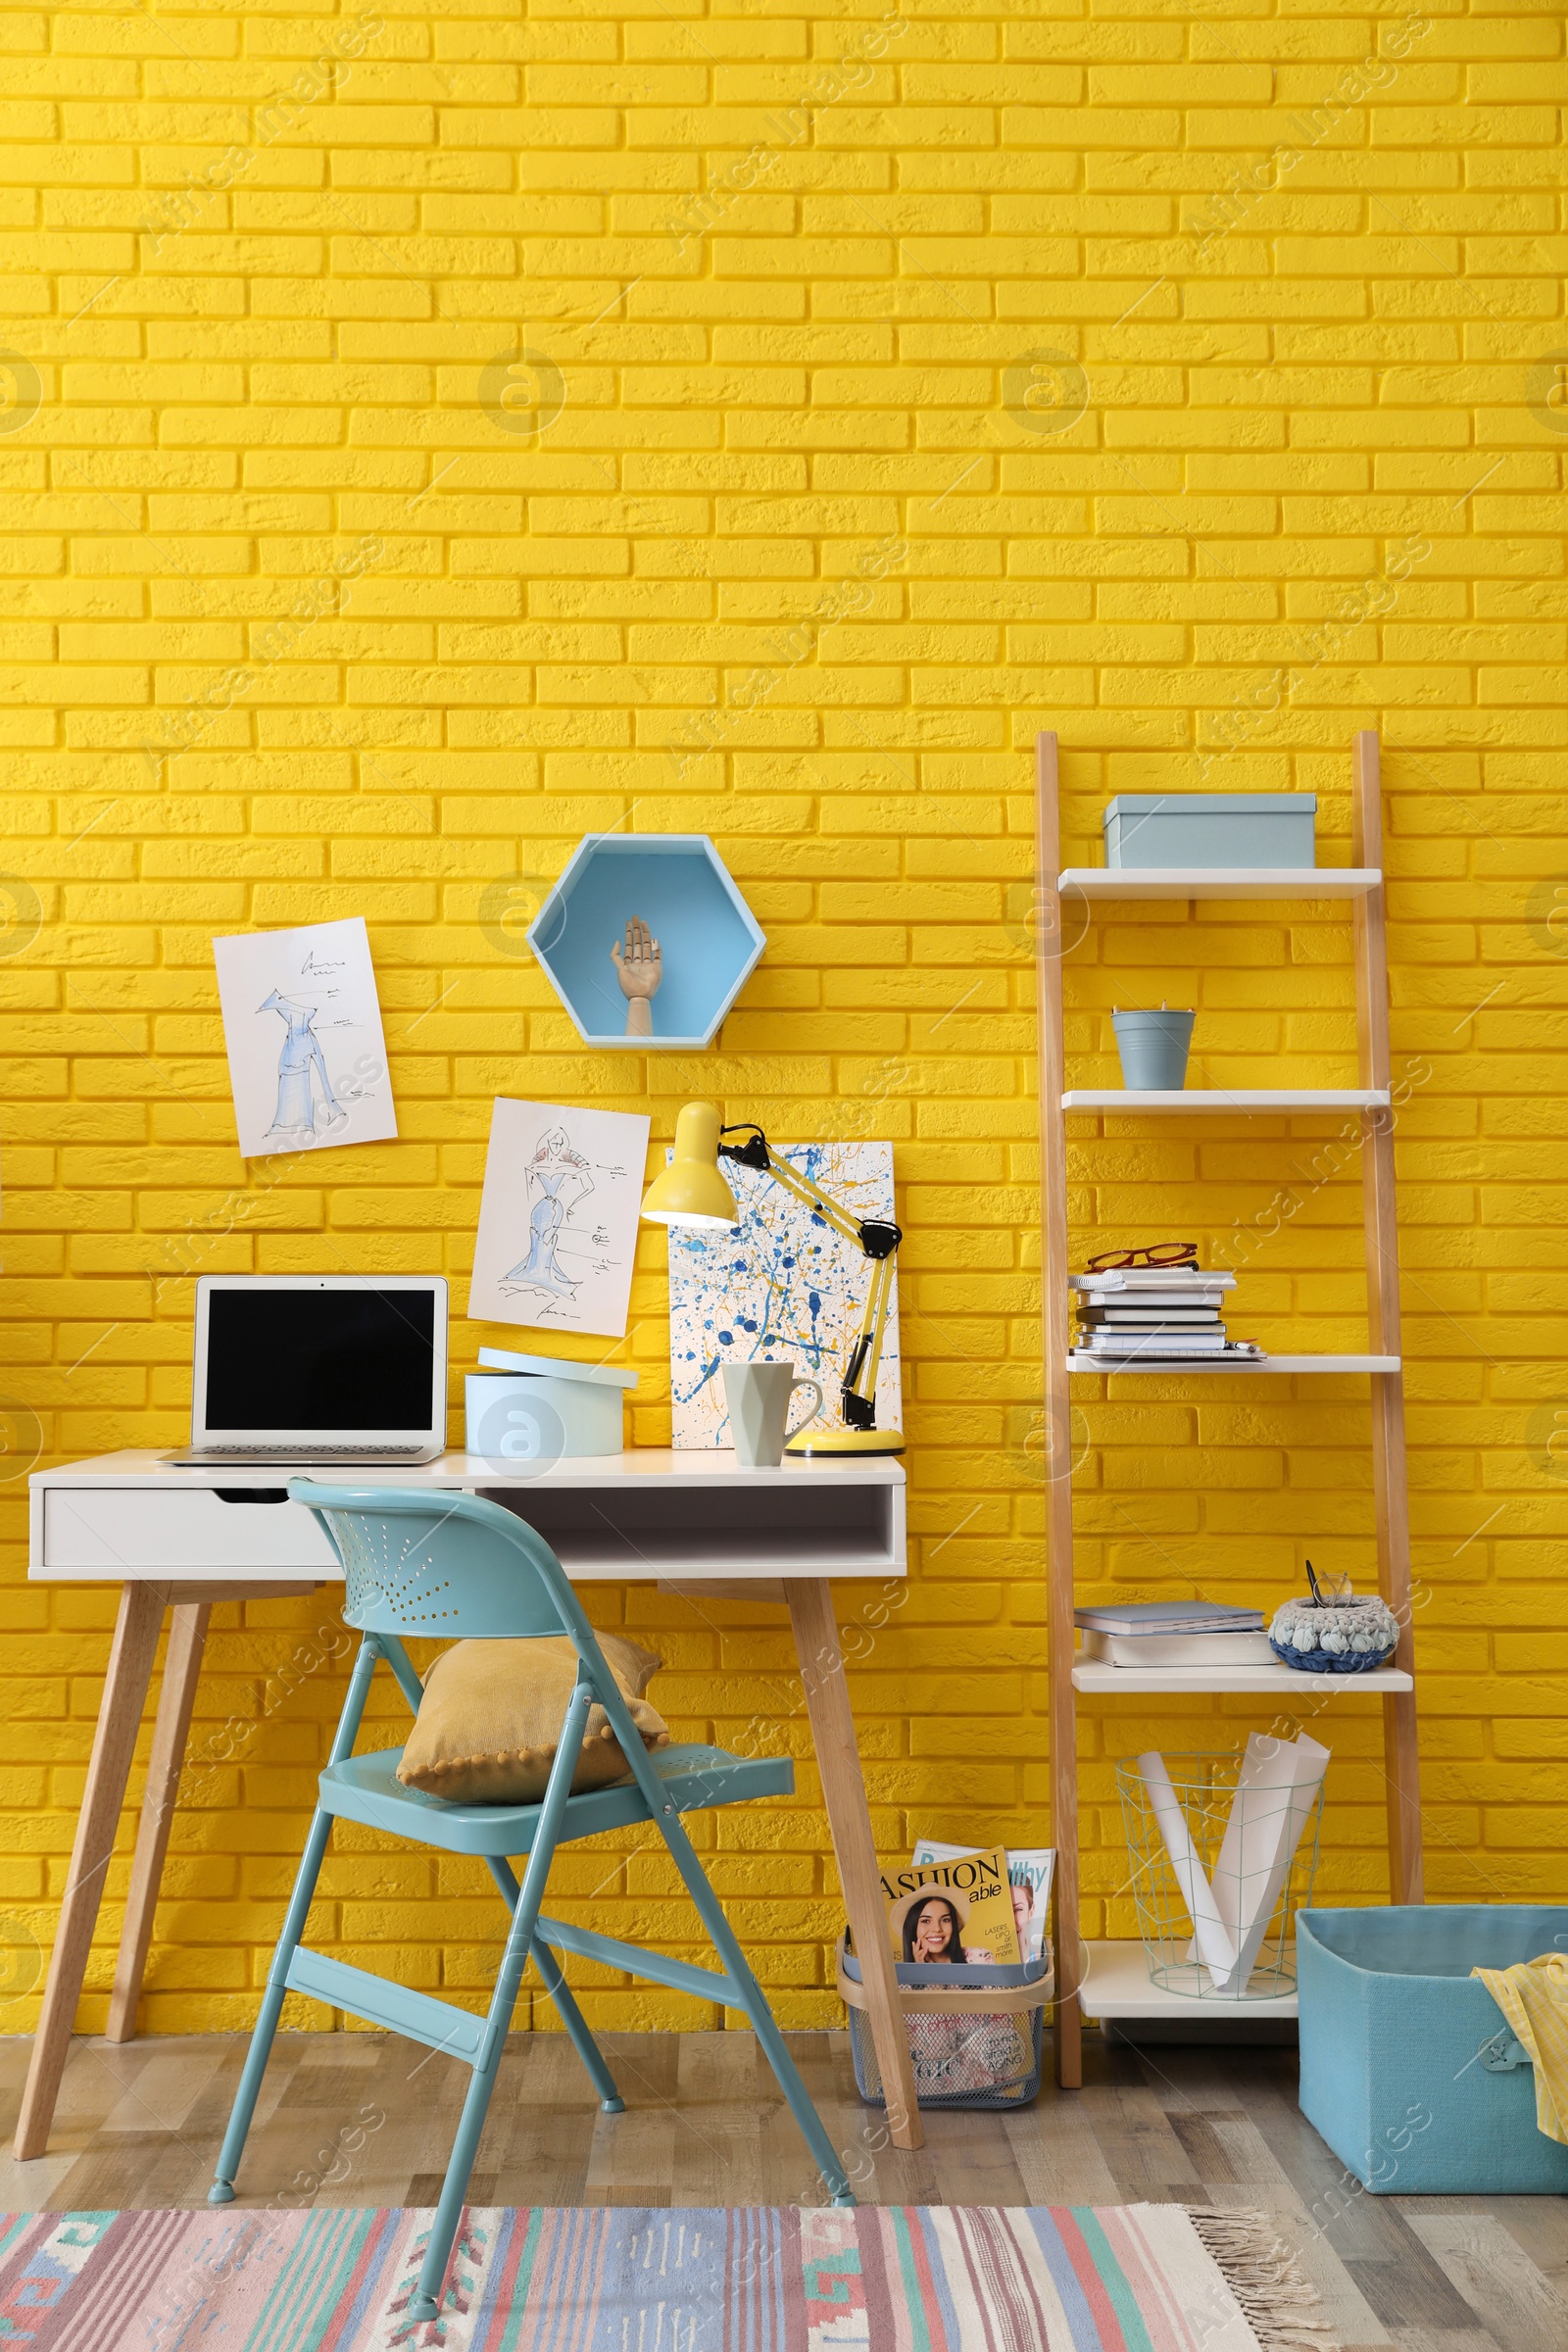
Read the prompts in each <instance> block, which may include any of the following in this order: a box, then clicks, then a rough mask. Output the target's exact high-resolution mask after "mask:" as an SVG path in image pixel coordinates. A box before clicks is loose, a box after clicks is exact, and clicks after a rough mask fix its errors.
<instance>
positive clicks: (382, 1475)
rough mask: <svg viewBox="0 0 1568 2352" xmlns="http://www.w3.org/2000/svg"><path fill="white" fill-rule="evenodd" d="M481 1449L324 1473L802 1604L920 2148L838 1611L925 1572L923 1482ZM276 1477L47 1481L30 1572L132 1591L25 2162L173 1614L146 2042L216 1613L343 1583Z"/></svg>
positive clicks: (153, 1458)
mask: <svg viewBox="0 0 1568 2352" xmlns="http://www.w3.org/2000/svg"><path fill="white" fill-rule="evenodd" d="M526 1470H527V1465H526V1464H519V1465H518V1466H517V1467H516V1469H515V1470H510V1471H508V1470H502V1469H501V1468H499V1467H498V1465H497V1464H496V1463H494V1462H493V1461H487V1460H481V1459H478V1458H476V1457H472V1456H469V1455H467V1454H462V1453H448V1454H443V1455H442V1457H441V1459H440V1460H439V1461H436V1462H430V1463H425V1464H421V1465H420V1466H419V1467H417V1468H411V1469H407V1470H385V1469H375V1470H364V1471H354V1470H350V1469H346V1468H343V1467H341V1466H337V1467H334V1468H332V1469H325V1470H323V1469H319V1470H317V1472H316V1473H315V1475H316V1476H317V1477H318V1478H319V1479H321V1480H322V1481H325V1482H328V1483H340V1484H342V1485H345V1486H358V1485H365V1486H381V1485H387V1486H399V1487H417V1488H434V1489H437V1490H445V1491H454V1490H455V1491H458V1492H462V1493H466V1494H475V1495H488V1496H489V1497H490V1498H491V1499H492V1500H493V1501H496V1502H499V1503H501V1504H502V1505H503V1506H504V1507H506V1508H508V1509H512V1510H515V1511H516V1512H517V1513H518V1515H519V1516H520V1517H522V1518H525V1519H526V1520H527V1521H528V1523H529V1525H530V1526H532V1527H534V1528H536V1529H537V1530H538V1532H539V1533H540V1534H541V1535H542V1536H543V1537H544V1538H545V1540H546V1541H547V1542H548V1543H549V1544H551V1545H552V1546H553V1548H554V1550H555V1551H556V1554H557V1556H558V1557H559V1559H560V1560H561V1562H562V1565H563V1566H564V1569H565V1571H566V1573H567V1575H568V1576H569V1577H570V1578H571V1579H572V1581H573V1583H579V1584H591V1583H606V1582H613V1583H634V1582H642V1581H654V1582H659V1583H662V1584H667V1585H672V1586H675V1587H676V1588H678V1589H680V1590H687V1589H690V1590H692V1591H693V1592H696V1591H698V1590H699V1589H704V1590H707V1591H708V1592H709V1593H714V1594H716V1593H724V1592H728V1593H751V1594H754V1595H755V1596H756V1597H757V1598H759V1599H761V1598H772V1599H778V1600H781V1601H784V1602H787V1604H788V1607H789V1612H790V1623H791V1627H792V1629H793V1632H794V1636H795V1648H796V1655H797V1657H798V1659H799V1662H800V1670H801V1679H802V1683H803V1685H804V1687H805V1692H806V1704H807V1711H808V1714H809V1720H810V1725H811V1737H812V1740H813V1742H814V1745H815V1750H816V1759H817V1765H818V1769H819V1771H820V1773H821V1778H822V1794H823V1799H824V1802H825V1805H826V1808H827V1815H828V1822H829V1826H830V1828H831V1831H832V1836H833V1848H834V1853H835V1855H836V1857H837V1861H838V1867H839V1877H840V1880H841V1882H842V1884H843V1887H844V1903H845V1909H846V1911H847V1912H848V1914H849V1919H850V1925H851V1927H852V1929H853V1931H854V1935H855V1945H856V1949H857V1951H858V1952H859V1953H861V1954H862V1956H863V1957H862V1963H861V1964H862V1967H864V1968H865V1970H866V1980H867V1981H866V1995H867V1998H866V2008H867V2012H868V2015H869V2017H870V2020H871V2025H872V2031H873V2034H874V2036H875V2040H876V2050H877V2057H878V2061H879V2063H880V2065H881V2068H882V2080H883V2082H885V2083H887V2084H888V2085H889V2091H890V2095H889V2102H888V2127H889V2131H890V2134H891V2136H892V2138H893V2141H894V2144H895V2145H896V2146H899V2147H910V2148H913V2147H918V2146H919V2145H920V2144H921V2136H922V2135H921V2130H920V2117H919V2109H918V2107H917V2105H916V2102H915V2092H914V2081H913V2076H912V2073H911V2070H910V2066H909V2053H908V2045H907V2039H906V2036H905V2033H904V2026H903V2020H902V2016H901V2014H900V2011H899V2007H898V2001H897V1992H896V1987H895V1983H894V1977H893V1963H892V1955H891V1952H890V1950H889V1946H888V1940H887V1931H886V1925H885V1915H884V1910H883V1902H882V1893H881V1887H880V1885H879V1882H878V1874H877V1864H876V1853H875V1848H874V1846H873V1843H872V1838H871V1821H870V1814H869V1811H868V1809H867V1806H866V1797H865V1784H864V1781H863V1779H862V1777H861V1773H860V1761H859V1751H858V1746H857V1743H856V1736H855V1723H854V1718H853V1716H852V1715H851V1712H850V1703H849V1694H848V1691H847V1690H846V1688H845V1680H844V1665H843V1657H842V1654H841V1651H840V1647H839V1636H838V1626H837V1623H836V1620H835V1617H834V1612H833V1602H832V1594H831V1591H830V1581H829V1580H831V1579H832V1578H834V1577H875V1578H888V1577H902V1576H904V1575H906V1574H907V1554H906V1540H905V1510H904V1503H905V1487H904V1471H903V1468H902V1466H901V1465H900V1464H899V1463H898V1462H897V1461H896V1460H892V1459H889V1458H887V1457H873V1458H871V1459H869V1460H862V1461H843V1462H786V1463H785V1465H784V1467H783V1468H782V1469H779V1470H742V1469H739V1468H737V1466H736V1464H735V1458H734V1456H733V1454H729V1453H673V1452H669V1451H667V1450H663V1449H660V1448H654V1447H647V1448H643V1449H640V1450H637V1451H633V1452H629V1453H620V1454H609V1455H602V1456H597V1457H590V1458H587V1459H583V1460H576V1461H564V1462H558V1463H556V1464H555V1465H554V1466H553V1467H552V1468H550V1469H548V1470H545V1471H543V1472H541V1473H540V1474H539V1475H537V1476H532V1477H530V1476H527V1475H525V1472H526ZM288 1475H289V1474H288V1472H287V1471H284V1470H279V1469H277V1468H275V1467H270V1468H265V1469H263V1468H246V1469H231V1468H229V1469H214V1468H201V1469H182V1468H175V1467H174V1465H173V1464H172V1463H171V1462H169V1461H167V1460H166V1459H165V1458H164V1456H163V1455H162V1454H160V1453H149V1452H124V1453H106V1454H100V1455H98V1456H96V1457H95V1458H94V1459H93V1460H91V1461H85V1462H72V1463H68V1464H65V1465H64V1466H62V1467H61V1468H60V1469H57V1470H40V1471H35V1472H34V1473H33V1476H32V1478H31V1479H30V1481H29V1482H28V1483H29V1487H30V1503H31V1519H30V1547H29V1558H28V1566H27V1574H28V1577H29V1578H30V1579H33V1580H36V1581H40V1582H43V1583H48V1584H104V1583H110V1582H113V1583H118V1584H119V1585H120V1586H121V1600H120V1614H119V1618H118V1620H117V1623H116V1627H115V1637H114V1644H113V1647H112V1649H111V1652H110V1658H109V1671H108V1674H107V1676H106V1679H105V1682H104V1691H103V1698H102V1700H101V1702H100V1705H99V1710H98V1724H97V1729H96V1732H95V1733H94V1737H93V1749H92V1760H91V1763H90V1764H89V1766H88V1770H87V1781H86V1786H85V1789H84V1790H83V1792H82V1804H81V1813H80V1817H79V1819H78V1821H77V1825H76V1838H75V1843H74V1846H73V1852H72V1861H71V1876H70V1879H69V1881H68V1883H67V1887H66V1893H65V1897H64V1900H63V1902H62V1905H61V1912H60V1926H59V1930H58V1933H57V1935H56V1938H55V1947H54V1952H53V1955H52V1957H51V1960H50V1965H49V1979H48V1984H47V1986H46V1989H45V1993H44V2005H43V2013H42V2015H41V2017H40V2019H39V2022H38V2032H37V2034H36V2036H35V2038H34V2042H33V2051H32V2062H31V2067H30V2069H29V2072H28V2076H27V2087H26V2090H25V2094H24V2098H23V2103H22V2114H21V2118H20V2120H19V2123H18V2127H17V2140H16V2151H17V2154H18V2156H20V2157H24V2158H25V2157H30V2156H40V2155H42V2154H43V2152H44V2149H45V2147H46V2146H47V2144H48V2138H49V2127H50V2123H51V2121H52V2119H53V2116H54V2107H55V2100H56V2097H57V2095H58V2093H59V2088H60V2079H61V2076H62V2074H63V2072H64V2069H65V2062H66V2055H67V2052H68V2050H69V2048H70V2043H71V2035H72V2032H73V2027H74V2024H75V2014H76V2004H77V2001H78V1999H79V1998H80V1994H81V1985H82V1979H83V1977H84V1975H85V1973H86V1966H87V1955H88V1951H89V1949H90V1947H91V1943H92V1936H93V1928H94V1925H95V1923H96V1920H97V1917H98V1907H99V1903H100V1900H101V1898H102V1892H103V1881H104V1875H105V1871H106V1869H107V1866H108V1863H109V1858H110V1855H111V1853H112V1852H113V1849H114V1841H115V1832H116V1829H117V1827H118V1825H119V1821H120V1815H121V1811H122V1808H123V1803H124V1797H125V1788H126V1782H127V1779H128V1776H129V1771H130V1762H131V1756H132V1753H133V1751H134V1748H135V1743H136V1735H137V1732H138V1730H139V1728H140V1725H141V1719H142V1710H143V1708H144V1706H145V1704H146V1699H147V1691H148V1685H149V1683H150V1681H151V1677H152V1668H153V1659H154V1655H155V1652H156V1650H157V1645H158V1636H159V1633H160V1631H161V1629H162V1626H163V1619H164V1611H165V1609H166V1608H172V1611H173V1622H172V1629H171V1633H170V1639H169V1649H168V1654H167V1657H166V1660H165V1666H164V1679H163V1687H162V1691H161V1693H160V1696H159V1703H158V1716H157V1722H156V1725H155V1728H154V1732H153V1742H152V1751H151V1755H150V1758H149V1761H148V1768H147V1788H146V1792H145V1794H144V1796H143V1799H142V1807H141V1818H140V1822H139V1825H138V1829H137V1835H136V1850H135V1857H134V1860H133V1862H132V1866H131V1881H130V1893H129V1897H128V1899H127V1902H126V1906H125V1922H124V1928H123V1934H122V1937H121V1948H120V1958H119V1964H118V1968H117V1972H116V1977H115V1989H114V1995H113V1998H112V2000H111V2003H110V2013H109V2038H110V2039H111V2040H112V2041H128V2040H130V2039H131V2037H132V2035H133V2034H134V2033H135V2030H136V2009H137V2003H138V2001H139V1999H140V1997H141V1983H142V1973H143V1970H144V1968H145V1966H146V1960H147V1948H148V1944H149V1941H150V1939H151V1936H152V1923H153V1909H154V1906H155V1904H156V1902H157V1899H158V1889H159V1883H160V1881H161V1879H162V1876H163V1867H164V1859H165V1854H166V1852H167V1849H168V1844H169V1831H170V1823H171V1818H172V1812H173V1807H174V1804H175V1801H176V1799H177V1794H178V1788H179V1775H180V1770H181V1767H182V1765H183V1763H184V1756H185V1740H186V1736H187V1734H188V1731H189V1728H190V1716H191V1707H192V1703H193V1701H194V1698H195V1694H196V1681H197V1677H198V1675H199V1673H200V1671H201V1659H202V1648H203V1644H204V1642H205V1641H206V1636H207V1624H208V1618H209V1616H210V1614H211V1611H212V1607H213V1604H214V1602H215V1601H220V1600H243V1599H247V1598H249V1599H261V1598H263V1597H270V1596H273V1595H277V1594H283V1593H311V1592H314V1591H316V1590H317V1589H318V1588H319V1586H321V1585H325V1584H332V1583H338V1582H340V1581H341V1571H340V1569H339V1567H338V1564H337V1560H336V1558H335V1556H334V1554H333V1552H332V1550H331V1547H330V1545H329V1544H327V1542H326V1539H325V1538H324V1536H323V1535H322V1534H321V1532H320V1530H319V1527H318V1526H317V1524H316V1521H315V1520H314V1519H313V1518H312V1517H311V1514H310V1513H309V1512H308V1511H306V1510H304V1509H302V1508H301V1507H300V1506H299V1505H298V1504H295V1503H291V1502H290V1501H289V1500H288V1498H287V1496H286V1495H284V1493H283V1483H284V1480H285V1479H286V1478H287V1476H288Z"/></svg>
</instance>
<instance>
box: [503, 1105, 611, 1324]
mask: <svg viewBox="0 0 1568 2352" xmlns="http://www.w3.org/2000/svg"><path fill="white" fill-rule="evenodd" d="M526 1181H527V1186H528V1200H529V1204H530V1205H529V1211H528V1254H527V1256H526V1257H525V1258H523V1259H522V1260H521V1262H520V1263H519V1264H517V1265H515V1266H514V1267H513V1269H512V1271H511V1273H510V1274H507V1275H504V1276H503V1277H502V1279H503V1281H506V1282H524V1283H532V1284H533V1285H534V1286H535V1288H536V1289H538V1290H541V1291H549V1292H550V1293H551V1294H552V1296H554V1297H555V1298H557V1299H572V1298H575V1297H576V1293H577V1285H576V1283H575V1282H574V1281H573V1279H572V1277H571V1276H570V1275H569V1274H567V1273H566V1272H565V1271H564V1268H563V1267H562V1265H561V1262H560V1260H559V1258H558V1257H557V1255H556V1247H557V1244H558V1242H559V1241H560V1238H561V1229H562V1227H563V1226H564V1223H565V1221H566V1218H567V1216H568V1215H569V1214H570V1212H571V1210H572V1209H573V1208H574V1207H575V1206H576V1204H577V1202H578V1201H586V1200H587V1198H588V1195H589V1194H590V1193H591V1192H592V1191H593V1189H594V1180H593V1177H592V1175H591V1173H590V1172H589V1166H588V1162H587V1160H586V1159H585V1158H584V1157H583V1154H582V1153H581V1152H577V1151H574V1150H573V1149H572V1145H571V1141H570V1138H569V1137H568V1136H567V1134H566V1131H565V1129H564V1127H554V1128H552V1129H551V1131H550V1133H549V1134H548V1135H547V1136H544V1137H542V1138H541V1139H540V1143H539V1148H538V1150H537V1151H536V1152H534V1155H533V1157H532V1158H531V1159H530V1160H529V1162H528V1165H527V1170H526Z"/></svg>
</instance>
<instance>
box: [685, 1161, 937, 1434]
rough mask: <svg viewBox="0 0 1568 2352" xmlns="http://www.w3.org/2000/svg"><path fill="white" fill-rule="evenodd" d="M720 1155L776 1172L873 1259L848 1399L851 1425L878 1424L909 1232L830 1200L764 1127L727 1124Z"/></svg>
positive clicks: (847, 1377)
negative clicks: (882, 1370) (881, 1370)
mask: <svg viewBox="0 0 1568 2352" xmlns="http://www.w3.org/2000/svg"><path fill="white" fill-rule="evenodd" d="M726 1135H744V1136H745V1138H746V1141H745V1142H744V1143H742V1144H726V1143H725V1142H724V1140H723V1138H724V1137H725V1136H726ZM718 1156H719V1158H720V1159H731V1160H734V1161H735V1162H736V1164H737V1165H738V1166H740V1167H743V1168H755V1169H756V1170H757V1171H758V1173H759V1174H760V1175H764V1176H771V1177H772V1179H773V1181H774V1183H775V1184H779V1185H782V1186H783V1188H784V1190H785V1191H786V1192H787V1193H791V1194H793V1195H794V1197H795V1199H796V1200H797V1201H804V1202H805V1204H806V1206H807V1207H808V1208H809V1209H810V1210H811V1211H812V1212H813V1213H814V1214H815V1215H816V1216H819V1217H820V1218H821V1220H822V1222H823V1224H824V1225H826V1226H828V1227H830V1229H831V1230H832V1231H833V1232H834V1233H836V1234H837V1235H838V1236H839V1237H840V1239H841V1240H843V1241H846V1242H854V1243H855V1244H856V1245H857V1247H858V1249H859V1250H860V1251H861V1252H862V1254H863V1255H864V1256H866V1257H867V1258H869V1259H870V1261H871V1279H870V1281H869V1283H868V1284H867V1286H866V1293H865V1311H864V1313H863V1314H862V1315H861V1317H860V1329H859V1333H858V1337H857V1339H856V1342H855V1345H854V1346H853V1347H852V1348H851V1349H850V1353H849V1358H848V1361H847V1362H846V1364H845V1366H844V1374H843V1381H842V1400H843V1407H844V1418H845V1421H846V1423H847V1424H848V1426H849V1427H850V1428H851V1429H875V1427H876V1375H877V1367H878V1365H879V1364H880V1363H881V1360H882V1341H883V1336H884V1334H885V1332H886V1330H887V1322H888V1312H889V1309H890V1307H891V1305H892V1301H893V1260H894V1257H895V1255H896V1254H897V1251H898V1247H899V1244H900V1242H902V1241H903V1239H904V1235H903V1233H902V1231H901V1230H900V1228H899V1227H898V1226H897V1225H895V1224H894V1223H893V1221H892V1219H891V1218H887V1217H852V1216H851V1214H850V1212H849V1210H848V1209H846V1208H841V1207H840V1206H839V1204H838V1202H837V1201H830V1200H828V1199H827V1198H826V1197H825V1196H824V1195H823V1194H821V1193H820V1192H818V1191H817V1189H816V1187H815V1186H814V1185H811V1184H808V1183H807V1181H806V1178H805V1177H804V1176H803V1175H802V1174H801V1173H800V1170H799V1169H798V1168H793V1167H791V1165H790V1163H789V1161H788V1160H787V1159H779V1158H776V1157H775V1156H774V1154H773V1152H771V1151H770V1150H769V1149H768V1142H767V1138H766V1136H765V1135H764V1134H763V1133H762V1130H761V1129H760V1127H756V1126H751V1125H745V1126H739V1125H738V1126H734V1127H723V1128H720V1130H719V1146H718Z"/></svg>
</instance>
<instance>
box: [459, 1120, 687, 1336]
mask: <svg viewBox="0 0 1568 2352" xmlns="http://www.w3.org/2000/svg"><path fill="white" fill-rule="evenodd" d="M648 1129H649V1121H648V1119H647V1118H646V1117H645V1115H644V1114H643V1113H642V1112H641V1111H624V1110H585V1109H583V1108H582V1107H581V1106H580V1105H574V1104H571V1103H515V1102H512V1101H511V1100H510V1099H509V1098H508V1097H507V1096H505V1095H498V1096H497V1098H496V1103H495V1108H494V1110H493V1111H492V1112H491V1116H490V1149H489V1152H487V1154H486V1156H485V1163H484V1192H483V1195H482V1197H481V1199H480V1202H479V1231H478V1235H477V1237H476V1239H475V1241H474V1247H473V1280H472V1282H471V1283H470V1285H469V1287H468V1313H469V1315H470V1316H472V1317H474V1318H476V1319H479V1318H482V1319H485V1320H488V1321H490V1322H494V1323H530V1324H534V1325H536V1326H538V1327H539V1328H540V1329H542V1330H554V1331H592V1332H598V1333H601V1334H603V1335H605V1336H607V1337H609V1338H611V1339H619V1338H621V1337H622V1336H623V1335H624V1333H625V1329H626V1307H627V1302H628V1300H629V1299H630V1297H631V1270H632V1260H633V1258H634V1257H635V1255H636V1253H637V1214H638V1210H639V1208H640V1207H641V1205H642V1197H643V1170H644V1168H645V1166H646V1165H647V1160H648Z"/></svg>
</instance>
